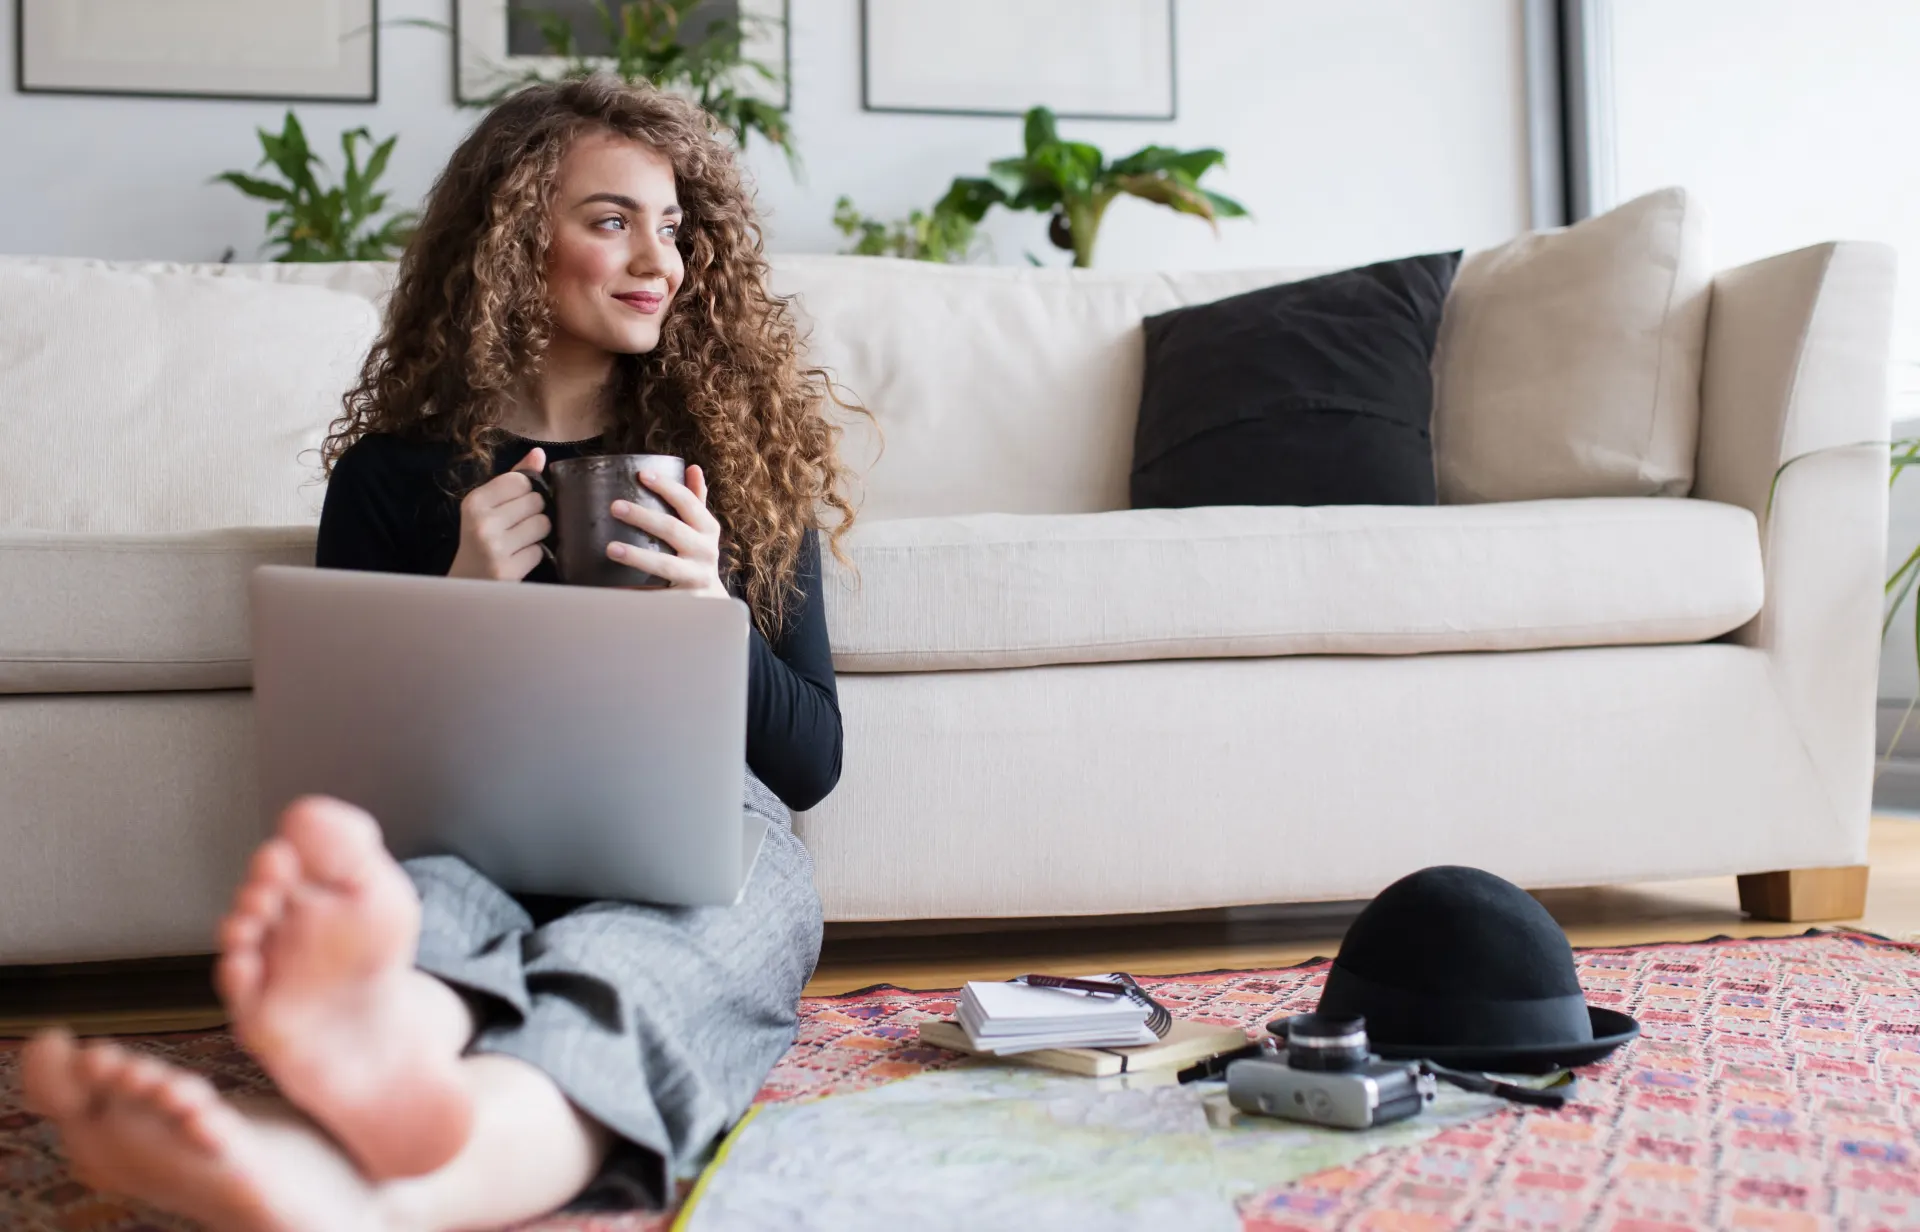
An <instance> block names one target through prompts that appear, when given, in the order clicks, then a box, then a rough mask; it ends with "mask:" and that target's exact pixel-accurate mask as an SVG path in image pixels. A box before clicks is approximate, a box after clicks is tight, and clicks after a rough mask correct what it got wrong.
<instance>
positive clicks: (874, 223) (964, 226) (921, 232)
mask: <svg viewBox="0 0 1920 1232" xmlns="http://www.w3.org/2000/svg"><path fill="white" fill-rule="evenodd" d="M833 225H834V226H835V227H838V228H839V229H840V233H841V234H842V235H844V236H846V237H847V238H849V239H851V240H852V241H853V246H852V247H850V248H847V249H845V250H844V251H845V252H847V253H849V254H852V255H855V256H862V257H904V258H906V259H907V260H910V261H943V262H947V263H949V264H958V263H961V262H965V261H967V260H969V259H971V258H972V257H973V255H974V253H975V252H976V251H978V250H979V249H980V248H981V246H982V244H983V242H984V241H983V240H982V239H981V237H980V235H979V227H978V225H977V224H976V223H975V222H974V221H973V220H971V219H968V218H966V217H965V216H964V215H962V214H960V213H957V212H956V211H954V210H953V209H952V208H950V207H949V206H947V204H946V203H945V202H944V201H942V202H941V203H940V204H938V205H936V206H934V207H933V209H932V210H912V211H909V212H908V214H907V216H906V217H905V218H904V219H897V220H895V221H894V222H892V223H885V222H882V221H880V220H879V219H877V218H869V217H867V216H866V215H864V214H862V213H861V212H860V211H859V210H858V209H856V208H854V204H853V200H852V198H850V197H844V196H843V197H841V198H840V199H839V200H838V201H836V202H834V206H833Z"/></svg>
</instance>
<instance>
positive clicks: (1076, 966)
mask: <svg viewBox="0 0 1920 1232" xmlns="http://www.w3.org/2000/svg"><path fill="white" fill-rule="evenodd" d="M1869 858H1870V860H1871V863H1872V867H1873V873H1872V878H1871V880H1870V882H1869V885H1868V890H1867V909H1866V913H1865V914H1864V915H1862V916H1861V917H1860V918H1858V919H1854V920H1842V921H1831V923H1834V924H1846V925H1852V926H1855V927H1859V928H1865V929H1867V930H1869V931H1871V932H1876V933H1880V934H1882V935H1884V936H1889V937H1895V938H1898V939H1901V940H1920V819H1916V818H1912V817H1876V818H1875V819H1874V822H1873V834H1872V839H1871V848H1870V856H1869ZM1537 897H1538V898H1539V899H1540V901H1541V902H1543V903H1545V904H1546V906H1547V909H1548V910H1549V911H1551V912H1552V913H1553V915H1554V918H1555V919H1557V920H1559V921H1560V923H1561V925H1562V926H1563V927H1564V928H1565V929H1566V930H1567V936H1568V937H1569V938H1570V939H1571V940H1572V941H1573V944H1575V945H1576V946H1592V945H1626V944H1635V943H1639V942H1646V941H1696V940H1700V939H1703V938H1706V937H1713V936H1736V937H1757V936H1773V935H1781V934H1790V933H1798V932H1804V931H1805V930H1806V928H1807V927H1808V925H1806V924H1768V923H1762V922H1759V921H1755V920H1749V919H1747V918H1746V917H1745V916H1743V915H1741V914H1740V908H1739V904H1738V901H1737V899H1736V897H1735V892H1734V883H1733V878H1731V877H1717V878H1710V879H1706V880H1700V881H1671V882H1659V883H1648V884H1642V885H1634V886H1615V887H1608V888H1603V889H1574V890H1544V891H1541V892H1539V894H1538V895H1537ZM1360 906H1361V904H1360V903H1311V904H1299V905H1292V906H1282V907H1262V908H1237V909H1233V910H1228V911H1209V912H1185V913H1180V914H1175V915H1156V916H1131V917H1102V918H1099V919H1093V920H1088V919H1062V920H1041V921H1035V920H1021V921H938V922H920V923H911V924H901V923H893V924H839V925H828V927H827V942H826V947H825V951H824V952H823V954H822V955H821V959H820V966H819V970H818V971H817V972H816V973H815V974H814V978H813V981H812V982H811V983H810V984H808V986H807V992H808V993H809V994H810V995H815V996H818V995H824V994H831V993H840V992H848V991H851V990H853V989H856V988H863V987H866V986H868V985H871V984H883V983H884V984H896V985H899V986H901V987H905V988H953V987H956V986H958V985H959V984H961V983H963V982H964V981H966V980H973V979H1004V978H1006V977H1007V976H1011V975H1018V974H1020V973H1022V972H1026V971H1053V972H1056V973H1059V972H1065V973H1069V974H1071V973H1076V972H1093V971H1129V972H1132V973H1133V974H1135V975H1154V974H1162V975H1164V974H1172V973H1176V972H1182V971H1209V970H1219V969H1222V968H1246V967H1277V966H1287V965H1290V964H1293V963H1298V962H1304V961H1305V960H1307V959H1309V958H1313V957H1316V956H1321V955H1324V956H1329V957H1330V956H1332V955H1333V953H1334V952H1335V951H1336V950H1338V949H1339V946H1340V937H1341V935H1342V933H1344V932H1345V930H1346V927H1347V924H1348V923H1349V922H1350V921H1351V920H1352V919H1353V916H1354V914H1355V913H1356V912H1358V911H1359V909H1360ZM209 966H210V963H209V960H207V959H203V958H202V959H191V958H189V959H168V960H160V961H153V962H144V963H131V964H129V963H111V964H105V963H103V964H87V965H84V966H70V967H14V968H0V1036H6V1035H20V1034H24V1033H26V1032H28V1031H30V1030H32V1029H34V1028H35V1027H37V1026H39V1025H42V1024H45V1023H48V1022H54V1021H62V1022H67V1023H69V1024H70V1025H72V1026H73V1027H74V1028H75V1029H77V1030H79V1031H81V1032H83V1033H87V1034H108V1033H132V1032H145V1031H180V1030H191V1029H194V1028H198V1027H206V1026H215V1025H218V1024H219V1023H221V1022H222V1021H224V1018H223V1016H222V1015H221V1013H220V1010H219V1008H218V1006H217V1005H216V1004H215V1002H214V999H213V996H212V992H211V989H210V987H209V985H208V979H207V976H208V970H209Z"/></svg>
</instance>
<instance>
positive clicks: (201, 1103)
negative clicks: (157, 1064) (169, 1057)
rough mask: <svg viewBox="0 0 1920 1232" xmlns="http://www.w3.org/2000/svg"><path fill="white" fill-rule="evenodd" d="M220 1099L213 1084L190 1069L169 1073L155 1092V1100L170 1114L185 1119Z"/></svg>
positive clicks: (157, 1104) (160, 1107) (157, 1105)
mask: <svg viewBox="0 0 1920 1232" xmlns="http://www.w3.org/2000/svg"><path fill="white" fill-rule="evenodd" d="M219 1101H220V1093H219V1092H218V1091H216V1090H214V1087H213V1084H212V1083H211V1082H208V1081H207V1080H206V1079H205V1078H203V1077H201V1076H200V1075H199V1074H196V1073H193V1072H192V1071H190V1070H184V1069H177V1070H173V1071H172V1072H171V1073H169V1074H168V1075H167V1080H166V1081H165V1082H164V1083H162V1084H161V1085H160V1087H159V1089H158V1090H156V1091H155V1092H154V1094H153V1102H154V1105H155V1106H156V1107H158V1108H159V1109H160V1110H161V1111H162V1112H164V1113H166V1114H167V1115H168V1116H171V1117H177V1118H181V1119H185V1118H187V1117H191V1116H194V1115H196V1114H198V1113H199V1112H200V1111H201V1110H203V1109H205V1108H207V1107H210V1106H211V1105H213V1104H216V1103H218V1102H219Z"/></svg>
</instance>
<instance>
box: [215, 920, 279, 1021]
mask: <svg viewBox="0 0 1920 1232" xmlns="http://www.w3.org/2000/svg"><path fill="white" fill-rule="evenodd" d="M224 935H225V934H224V931H223V933H222V936H223V942H222V947H221V948H222V950H223V953H222V954H221V955H220V961H219V962H217V963H215V964H214V967H213V987H214V991H215V992H217V993H219V994H220V1004H222V1005H224V1006H225V1007H226V1009H227V1014H228V1016H229V1017H232V1018H236V1019H238V1018H244V1017H246V1016H247V1015H248V1014H250V1013H252V1011H253V1007H254V1005H255V1003H256V1002H257V1001H258V1000H259V997H260V986H261V984H262V983H263V982H264V979H265V975H266V970H267V965H266V963H264V962H262V961H261V959H260V949H259V941H258V940H257V939H256V940H254V941H253V943H252V944H249V945H243V946H230V945H227V944H225V942H224Z"/></svg>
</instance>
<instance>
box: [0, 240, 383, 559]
mask: <svg viewBox="0 0 1920 1232" xmlns="http://www.w3.org/2000/svg"><path fill="white" fill-rule="evenodd" d="M379 323H380V318H379V312H378V310H377V309H376V308H375V307H374V306H373V304H372V303H370V302H369V301H368V300H367V299H365V298H364V297H362V296H359V295H353V294H347V293H344V292H341V291H332V290H325V289H322V288H320V287H313V286H297V285H280V284H276V283H272V282H266V281H261V280H258V279H249V278H234V277H208V276H206V275H202V274H189V273H178V274H176V273H159V272H151V273H150V272H139V271H136V270H127V269H119V268H115V267H112V266H106V265H100V264H87V263H71V264H65V265H61V264H52V263H40V262H32V261H5V262H0V408H4V411H5V413H4V414H0V529H6V530H43V531H95V532H100V533H103V534H119V533H131V534H155V533H165V532H184V531H197V530H209V529H214V528H217V527H223V526H283V525H294V524H301V523H305V524H312V523H314V522H315V521H317V520H318V517H319V510H320V502H321V499H322V495H323V492H324V487H323V485H322V483H321V481H320V473H319V465H318V463H319V459H318V454H317V452H316V447H317V446H318V445H319V444H320V442H321V439H322V438H323V436H324V435H325V432H326V429H327V425H328V424H329V423H330V422H331V421H332V420H333V418H334V417H335V416H337V415H338V414H339V413H340V410H341V395H342V394H344V393H345V392H346V391H347V389H348V387H349V386H351V385H352V384H353V382H354V379H355V378H356V376H357V375H358V372H359V368H360V363H361V360H362V359H363V358H364V357H365V355H366V353H367V348H368V346H369V345H370V344H371V343H372V341H373V338H374V335H375V334H376V332H377V331H378V328H379Z"/></svg>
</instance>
